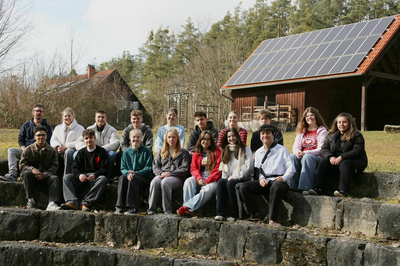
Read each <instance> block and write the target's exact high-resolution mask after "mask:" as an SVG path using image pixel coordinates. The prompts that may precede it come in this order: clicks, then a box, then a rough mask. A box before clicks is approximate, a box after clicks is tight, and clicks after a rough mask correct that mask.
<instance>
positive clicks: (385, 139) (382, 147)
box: [0, 129, 400, 173]
mask: <svg viewBox="0 0 400 266" xmlns="http://www.w3.org/2000/svg"><path fill="white" fill-rule="evenodd" d="M18 133H19V129H1V130H0V159H7V149H8V148H11V147H18ZM118 133H119V135H120V136H121V134H122V131H118ZM153 134H154V136H156V135H157V131H153ZM363 135H364V138H365V142H366V147H365V149H366V151H367V156H368V161H369V162H368V167H367V169H366V170H365V171H366V172H389V173H400V134H396V133H385V132H383V131H367V132H363ZM294 138H295V133H294V132H285V133H283V139H284V144H285V147H286V148H287V149H288V150H289V152H292V146H293V142H294ZM188 139H189V133H186V141H187V140H188ZM250 139H251V133H250V134H249V135H248V138H247V144H250ZM185 146H186V145H185Z"/></svg>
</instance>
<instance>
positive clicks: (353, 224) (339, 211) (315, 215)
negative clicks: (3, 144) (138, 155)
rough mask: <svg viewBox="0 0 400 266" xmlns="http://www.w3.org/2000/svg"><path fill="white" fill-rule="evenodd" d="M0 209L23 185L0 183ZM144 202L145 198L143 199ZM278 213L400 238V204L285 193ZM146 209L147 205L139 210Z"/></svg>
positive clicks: (110, 203)
mask: <svg viewBox="0 0 400 266" xmlns="http://www.w3.org/2000/svg"><path fill="white" fill-rule="evenodd" d="M35 193H36V196H35V198H36V199H37V203H38V205H39V207H41V208H42V209H45V208H46V205H47V195H46V193H45V192H44V191H42V189H41V188H40V187H38V188H37V190H35ZM116 194H117V187H116V185H115V184H112V185H108V186H107V190H106V193H105V195H104V197H103V198H102V200H101V201H100V203H99V205H97V206H96V208H97V210H98V211H113V210H114V206H115V202H116ZM0 195H2V196H1V197H0V206H3V207H14V206H18V207H23V206H24V205H25V204H26V199H25V192H24V189H23V184H22V183H19V182H0ZM144 198H145V199H147V196H145V197H144ZM181 205H182V195H181V194H179V193H175V194H174V195H173V206H174V209H175V210H176V209H177V208H179V206H181ZM257 205H258V209H259V212H260V215H261V217H266V216H267V215H268V209H269V208H268V206H269V205H268V201H267V200H266V199H265V198H264V197H261V196H258V200H257ZM215 206H216V200H215V198H213V199H211V200H210V201H209V202H207V203H206V204H205V205H204V206H202V207H201V208H200V210H199V211H197V212H196V213H197V215H198V216H205V217H214V215H215V209H216V207H215ZM281 206H282V207H281V208H280V210H279V222H280V223H282V224H283V225H287V226H291V225H299V226H302V227H319V228H328V229H338V230H346V231H351V232H360V233H362V234H365V235H366V236H368V237H374V236H377V237H384V238H389V239H400V219H398V218H399V217H400V205H399V204H389V203H387V202H384V201H374V200H371V199H369V198H363V199H355V198H345V199H340V198H336V197H329V196H304V195H302V194H300V193H295V192H292V191H289V192H288V193H287V194H286V195H285V196H284V200H283V204H282V205H281ZM140 210H141V211H142V212H145V211H146V210H147V205H143V207H142V208H141V209H140Z"/></svg>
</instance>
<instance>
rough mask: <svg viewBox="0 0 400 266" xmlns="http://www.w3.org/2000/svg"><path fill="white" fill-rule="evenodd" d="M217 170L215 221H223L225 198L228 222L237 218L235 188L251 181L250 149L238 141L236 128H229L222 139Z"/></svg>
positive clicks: (252, 167) (251, 162) (251, 160)
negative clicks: (220, 173) (227, 207)
mask: <svg viewBox="0 0 400 266" xmlns="http://www.w3.org/2000/svg"><path fill="white" fill-rule="evenodd" d="M221 158H222V159H221V164H220V166H219V169H220V170H221V171H222V178H221V179H220V180H219V181H218V184H217V216H215V220H218V221H223V220H224V219H225V216H226V205H227V201H226V199H227V197H229V202H230V210H231V217H229V218H228V219H227V220H228V221H235V220H236V219H237V218H239V211H238V203H237V199H236V189H235V186H236V184H238V183H241V182H244V181H248V180H253V171H254V163H253V154H252V152H251V149H250V147H248V146H246V145H245V144H244V143H243V142H242V140H241V139H240V136H239V132H238V131H237V130H236V128H229V129H228V130H227V131H226V133H225V135H224V136H223V138H222V156H221Z"/></svg>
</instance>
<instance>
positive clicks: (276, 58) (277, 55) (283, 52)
mask: <svg viewBox="0 0 400 266" xmlns="http://www.w3.org/2000/svg"><path fill="white" fill-rule="evenodd" d="M285 53H286V51H279V52H277V53H276V55H275V56H274V57H273V58H272V59H271V61H269V65H275V64H276V63H278V61H279V59H281V57H282V56H283V55H284V54H285Z"/></svg>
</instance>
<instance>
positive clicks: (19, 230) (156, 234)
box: [0, 208, 400, 265]
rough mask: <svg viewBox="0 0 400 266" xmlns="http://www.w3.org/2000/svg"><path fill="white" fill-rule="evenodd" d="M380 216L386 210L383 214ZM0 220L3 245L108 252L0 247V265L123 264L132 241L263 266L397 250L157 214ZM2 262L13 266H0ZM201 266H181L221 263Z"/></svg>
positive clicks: (376, 256) (360, 261)
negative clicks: (58, 245) (54, 244)
mask: <svg viewBox="0 0 400 266" xmlns="http://www.w3.org/2000/svg"><path fill="white" fill-rule="evenodd" d="M385 212H393V210H392V209H387V210H385ZM0 215H1V217H0V226H1V228H2V230H1V231H0V239H2V240H3V241H4V240H36V239H37V240H40V241H47V242H46V243H48V242H64V243H88V242H92V243H93V242H94V243H95V244H96V245H109V246H114V247H116V248H100V247H91V246H86V247H77V246H71V247H66V248H56V247H43V246H40V245H34V244H29V243H18V242H1V243H0V265H33V262H34V264H36V265H73V264H74V263H76V262H78V261H79V264H81V265H88V264H89V261H90V264H94V265H126V264H122V262H124V263H127V262H128V261H129V262H131V263H133V262H134V261H135V262H137V263H138V262H139V261H140V260H141V259H143V258H141V257H140V255H138V254H134V253H133V252H131V251H127V250H122V249H121V248H120V247H122V246H123V247H129V246H133V245H136V243H139V242H140V248H141V249H144V250H146V249H152V248H174V249H179V250H180V251H184V252H189V253H193V254H201V255H217V256H220V257H222V258H227V259H226V260H227V261H236V262H240V261H242V260H243V259H244V260H245V261H246V262H250V263H251V262H256V263H260V264H264V265H272V264H277V263H285V264H286V265H398V264H397V261H399V262H400V249H399V248H393V247H385V246H382V245H378V244H375V243H373V242H368V241H363V240H351V239H343V238H332V237H325V236H316V235H310V234H307V233H302V232H298V231H296V230H293V229H290V228H285V227H270V226H267V225H265V224H254V223H251V222H246V221H238V222H218V221H214V220H212V219H199V218H191V219H189V218H180V217H177V216H171V215H164V214H161V215H154V216H140V215H133V216H123V215H114V214H107V213H100V214H93V213H89V214H87V213H81V212H78V211H54V212H46V211H30V210H15V209H10V208H2V209H0ZM383 215H384V214H383ZM388 227H389V225H388V226H386V227H385V228H388ZM382 232H384V231H382ZM47 245H48V246H52V245H49V244H47ZM118 247H119V248H118ZM44 255H46V256H44ZM142 256H143V255H142ZM100 260H101V261H100ZM10 261H12V262H13V264H10V263H5V262H10ZM197 262H198V261H197ZM197 262H196V263H197ZM387 262H391V263H390V264H387ZM30 263H31V264H30ZM85 263H87V264H85ZM164 263H165V264H164ZM177 263H183V261H181V260H179V259H174V258H166V257H154V258H152V257H146V264H137V265H186V264H177ZM204 263H206V264H193V262H191V263H187V265H220V264H222V262H213V261H210V260H208V261H204ZM217 263H218V264H217ZM382 263H383V264H382ZM232 265H233V264H232Z"/></svg>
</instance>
